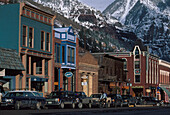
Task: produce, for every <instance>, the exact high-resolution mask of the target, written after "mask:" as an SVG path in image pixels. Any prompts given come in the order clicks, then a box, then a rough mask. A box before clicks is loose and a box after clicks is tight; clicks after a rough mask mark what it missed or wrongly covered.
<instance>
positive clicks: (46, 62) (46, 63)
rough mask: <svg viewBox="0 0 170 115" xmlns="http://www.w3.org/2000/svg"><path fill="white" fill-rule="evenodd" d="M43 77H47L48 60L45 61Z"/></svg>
mask: <svg viewBox="0 0 170 115" xmlns="http://www.w3.org/2000/svg"><path fill="white" fill-rule="evenodd" d="M45 75H47V76H48V60H45Z"/></svg>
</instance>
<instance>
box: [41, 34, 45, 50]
mask: <svg viewBox="0 0 170 115" xmlns="http://www.w3.org/2000/svg"><path fill="white" fill-rule="evenodd" d="M42 33H43V34H42ZM42 35H43V38H42ZM40 45H41V46H40V49H41V50H45V32H44V31H41V43H40Z"/></svg>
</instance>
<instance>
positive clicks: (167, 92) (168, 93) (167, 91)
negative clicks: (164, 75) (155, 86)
mask: <svg viewBox="0 0 170 115" xmlns="http://www.w3.org/2000/svg"><path fill="white" fill-rule="evenodd" d="M161 89H162V90H164V91H165V92H166V94H167V95H168V97H170V91H169V90H168V89H166V88H165V87H161Z"/></svg>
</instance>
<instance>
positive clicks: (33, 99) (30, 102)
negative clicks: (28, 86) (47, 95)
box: [27, 92, 37, 107]
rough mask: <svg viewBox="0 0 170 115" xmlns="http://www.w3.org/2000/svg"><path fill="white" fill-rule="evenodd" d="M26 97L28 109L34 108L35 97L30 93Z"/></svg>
mask: <svg viewBox="0 0 170 115" xmlns="http://www.w3.org/2000/svg"><path fill="white" fill-rule="evenodd" d="M27 96H28V98H29V107H35V105H36V103H37V102H36V97H35V96H34V95H33V94H32V93H31V92H27Z"/></svg>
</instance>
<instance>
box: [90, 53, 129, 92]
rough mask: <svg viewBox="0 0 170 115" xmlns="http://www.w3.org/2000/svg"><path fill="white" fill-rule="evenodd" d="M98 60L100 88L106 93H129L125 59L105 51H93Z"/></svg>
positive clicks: (100, 90)
mask: <svg viewBox="0 0 170 115" xmlns="http://www.w3.org/2000/svg"><path fill="white" fill-rule="evenodd" d="M92 55H93V56H94V57H95V58H96V59H97V60H98V63H99V71H98V87H99V88H98V90H99V92H102V91H104V92H106V93H119V94H125V93H127V89H125V88H124V87H123V86H126V75H125V71H124V65H123V64H124V60H122V59H120V58H116V57H113V56H111V55H108V54H105V53H92Z"/></svg>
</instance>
